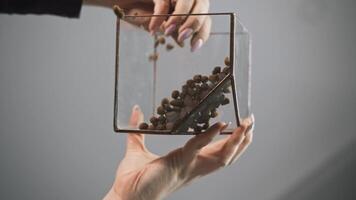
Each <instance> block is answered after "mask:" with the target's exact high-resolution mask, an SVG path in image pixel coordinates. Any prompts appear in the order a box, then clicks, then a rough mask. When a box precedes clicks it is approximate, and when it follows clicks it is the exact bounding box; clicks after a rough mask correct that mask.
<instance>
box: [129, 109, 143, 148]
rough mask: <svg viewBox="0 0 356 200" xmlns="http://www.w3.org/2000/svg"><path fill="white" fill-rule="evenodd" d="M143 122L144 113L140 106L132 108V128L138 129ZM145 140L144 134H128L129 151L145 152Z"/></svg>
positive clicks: (130, 122) (130, 124) (130, 123)
mask: <svg viewBox="0 0 356 200" xmlns="http://www.w3.org/2000/svg"><path fill="white" fill-rule="evenodd" d="M142 121H143V113H142V111H141V108H140V106H138V105H135V106H134V107H133V108H132V114H131V117H130V121H129V126H130V128H137V127H138V125H139V124H140V123H141V122H142ZM145 149H146V148H145V138H144V135H143V134H139V133H128V134H127V147H126V151H128V150H145Z"/></svg>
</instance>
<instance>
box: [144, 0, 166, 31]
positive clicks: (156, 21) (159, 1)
mask: <svg viewBox="0 0 356 200" xmlns="http://www.w3.org/2000/svg"><path fill="white" fill-rule="evenodd" d="M154 3H155V6H154V11H153V14H154V15H162V14H168V12H169V0H154ZM165 19H166V18H165V17H152V18H151V21H150V24H149V30H150V32H151V34H153V33H154V32H156V31H157V29H158V28H159V27H160V26H161V24H162V23H163V21H164V20H165Z"/></svg>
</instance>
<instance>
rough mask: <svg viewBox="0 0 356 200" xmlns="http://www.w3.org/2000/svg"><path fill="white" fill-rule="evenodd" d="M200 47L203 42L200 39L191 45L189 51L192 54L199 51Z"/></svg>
mask: <svg viewBox="0 0 356 200" xmlns="http://www.w3.org/2000/svg"><path fill="white" fill-rule="evenodd" d="M201 46H203V40H202V39H199V40H197V41H196V42H195V43H194V44H193V46H192V48H191V49H190V50H191V51H192V52H194V51H196V50H198V49H200V48H201Z"/></svg>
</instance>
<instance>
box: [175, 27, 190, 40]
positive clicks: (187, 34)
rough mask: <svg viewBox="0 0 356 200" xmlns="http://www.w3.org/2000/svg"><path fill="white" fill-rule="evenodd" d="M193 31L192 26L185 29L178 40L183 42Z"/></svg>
mask: <svg viewBox="0 0 356 200" xmlns="http://www.w3.org/2000/svg"><path fill="white" fill-rule="evenodd" d="M192 33H193V29H191V28H187V29H184V31H182V32H181V33H180V34H179V36H178V41H179V42H183V40H185V39H187V38H189V37H190V36H191V35H192Z"/></svg>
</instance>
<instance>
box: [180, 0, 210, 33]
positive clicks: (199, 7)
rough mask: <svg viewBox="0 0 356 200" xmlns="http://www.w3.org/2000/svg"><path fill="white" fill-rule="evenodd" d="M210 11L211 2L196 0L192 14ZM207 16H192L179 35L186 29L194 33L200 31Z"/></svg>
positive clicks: (183, 25) (181, 28)
mask: <svg viewBox="0 0 356 200" xmlns="http://www.w3.org/2000/svg"><path fill="white" fill-rule="evenodd" d="M208 11H209V0H196V2H195V5H194V8H193V10H192V12H191V13H197V14H199V13H207V12H208ZM206 17H207V16H206V15H192V16H189V17H188V18H187V20H186V21H185V22H184V23H183V24H182V26H181V27H180V28H179V31H178V32H179V33H182V32H183V31H184V30H186V29H188V28H189V29H192V30H193V32H196V31H198V30H199V29H200V28H201V26H202V25H203V22H204V21H205V19H206Z"/></svg>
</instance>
